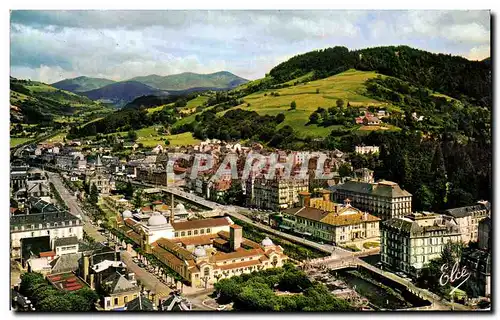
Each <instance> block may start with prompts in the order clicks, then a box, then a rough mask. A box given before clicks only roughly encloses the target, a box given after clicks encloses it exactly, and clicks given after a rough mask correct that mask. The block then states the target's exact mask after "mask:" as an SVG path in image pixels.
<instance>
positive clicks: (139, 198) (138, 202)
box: [132, 189, 144, 208]
mask: <svg viewBox="0 0 500 320" xmlns="http://www.w3.org/2000/svg"><path fill="white" fill-rule="evenodd" d="M132 204H133V205H134V206H135V207H136V208H142V206H143V205H144V200H143V199H142V190H141V189H139V190H137V191H136V192H135V196H134V200H133V201H132Z"/></svg>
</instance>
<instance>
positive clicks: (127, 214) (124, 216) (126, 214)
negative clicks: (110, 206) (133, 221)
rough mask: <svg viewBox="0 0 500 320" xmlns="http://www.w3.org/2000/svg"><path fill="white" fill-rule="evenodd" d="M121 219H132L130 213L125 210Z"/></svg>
mask: <svg viewBox="0 0 500 320" xmlns="http://www.w3.org/2000/svg"><path fill="white" fill-rule="evenodd" d="M122 217H123V218H124V219H126V218H132V212H130V210H125V211H123V213H122Z"/></svg>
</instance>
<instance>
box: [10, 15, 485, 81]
mask: <svg viewBox="0 0 500 320" xmlns="http://www.w3.org/2000/svg"><path fill="white" fill-rule="evenodd" d="M10 25H11V34H10V62H11V69H10V71H11V76H13V77H16V78H22V79H32V80H37V81H43V82H46V83H54V82H57V81H59V80H62V79H67V78H74V77H78V76H89V77H99V78H107V79H112V80H115V81H120V80H127V79H130V78H132V77H136V76H144V75H149V74H157V75H162V76H165V75H169V74H177V73H182V72H196V73H212V72H217V71H229V72H232V73H234V74H236V75H238V76H241V77H243V78H246V79H250V80H253V79H258V78H262V77H264V76H265V74H266V73H267V72H269V70H271V69H272V68H273V67H274V66H276V65H277V64H279V63H281V62H283V61H286V60H287V59H289V58H291V57H293V56H294V55H297V54H300V53H305V52H308V51H311V50H316V49H322V48H327V47H333V46H337V45H340V46H345V47H348V48H349V49H362V48H366V47H374V46H385V45H408V46H411V47H415V48H419V49H423V50H427V51H430V52H436V53H447V54H453V55H460V56H463V57H466V58H468V59H471V60H482V59H484V58H486V57H489V56H490V12H489V11H451V10H447V11H421V10H409V11H389V10H380V11H377V10H369V11H359V10H353V11H346V10H331V11H327V10H307V11H304V10H295V11H290V10H266V11H256V10H254V11H242V10H241V11H214V10H200V11H194V10H193V11H173V10H170V11H15V10H14V11H12V13H11V24H10Z"/></svg>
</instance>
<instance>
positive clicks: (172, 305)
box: [159, 291, 193, 311]
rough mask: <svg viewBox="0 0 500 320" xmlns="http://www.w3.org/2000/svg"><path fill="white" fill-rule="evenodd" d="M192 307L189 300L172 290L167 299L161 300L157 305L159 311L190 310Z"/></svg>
mask: <svg viewBox="0 0 500 320" xmlns="http://www.w3.org/2000/svg"><path fill="white" fill-rule="evenodd" d="M192 308H193V307H192V304H191V302H190V301H189V300H188V299H187V298H185V297H183V296H181V295H180V294H179V293H178V292H176V291H172V292H171V293H170V296H169V297H168V298H167V299H163V300H161V301H160V306H159V309H160V311H190V310H192Z"/></svg>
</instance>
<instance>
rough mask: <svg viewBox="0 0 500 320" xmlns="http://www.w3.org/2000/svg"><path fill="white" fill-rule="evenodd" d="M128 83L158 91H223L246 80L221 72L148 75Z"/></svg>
mask: <svg viewBox="0 0 500 320" xmlns="http://www.w3.org/2000/svg"><path fill="white" fill-rule="evenodd" d="M129 81H138V82H141V83H144V84H146V85H148V86H151V87H153V88H157V89H160V90H187V89H191V88H209V89H215V88H217V89H223V88H235V87H237V86H238V85H240V84H242V83H245V82H247V81H248V80H246V79H243V78H241V77H238V76H236V75H234V74H232V73H230V72H227V71H221V72H216V73H211V74H198V73H192V72H184V73H181V74H174V75H168V76H159V75H155V74H153V75H149V76H143V77H135V78H132V79H130V80H129Z"/></svg>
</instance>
